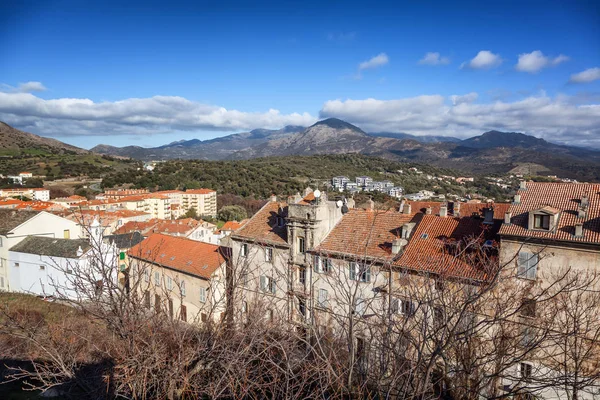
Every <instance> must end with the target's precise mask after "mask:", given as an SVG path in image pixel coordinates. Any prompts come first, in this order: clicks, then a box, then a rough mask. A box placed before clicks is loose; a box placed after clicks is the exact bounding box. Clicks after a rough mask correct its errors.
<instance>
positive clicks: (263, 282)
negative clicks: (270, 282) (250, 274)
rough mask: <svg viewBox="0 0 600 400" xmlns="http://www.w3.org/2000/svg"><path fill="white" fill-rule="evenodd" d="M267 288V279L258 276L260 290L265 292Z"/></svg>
mask: <svg viewBox="0 0 600 400" xmlns="http://www.w3.org/2000/svg"><path fill="white" fill-rule="evenodd" d="M266 287H267V278H266V277H265V276H264V275H261V276H260V290H262V291H265V290H266Z"/></svg>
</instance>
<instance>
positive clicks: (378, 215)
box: [315, 209, 418, 258]
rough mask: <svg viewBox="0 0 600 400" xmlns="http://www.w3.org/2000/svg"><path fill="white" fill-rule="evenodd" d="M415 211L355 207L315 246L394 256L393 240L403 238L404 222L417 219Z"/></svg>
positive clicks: (321, 249)
mask: <svg viewBox="0 0 600 400" xmlns="http://www.w3.org/2000/svg"><path fill="white" fill-rule="evenodd" d="M416 219H418V217H416V215H415V214H402V213H400V212H398V211H393V210H389V211H377V210H363V209H352V210H350V211H349V212H348V213H347V214H345V215H344V216H343V217H342V219H341V220H340V221H339V222H338V223H337V225H336V226H335V227H334V228H333V229H332V230H331V232H330V233H329V234H328V235H327V237H326V238H325V240H323V241H322V242H321V244H320V245H319V246H318V247H317V248H316V249H315V251H317V252H323V253H344V254H351V255H354V256H359V257H372V258H388V257H391V248H392V241H393V240H394V239H396V238H399V237H400V234H401V230H402V225H404V224H406V223H409V222H415V221H416Z"/></svg>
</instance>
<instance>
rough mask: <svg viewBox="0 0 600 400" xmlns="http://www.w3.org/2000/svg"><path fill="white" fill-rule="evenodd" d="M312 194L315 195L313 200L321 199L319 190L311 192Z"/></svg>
mask: <svg viewBox="0 0 600 400" xmlns="http://www.w3.org/2000/svg"><path fill="white" fill-rule="evenodd" d="M313 194H314V195H315V198H317V199H318V198H319V197H321V191H320V190H319V189H317V190H315V191H314V192H313Z"/></svg>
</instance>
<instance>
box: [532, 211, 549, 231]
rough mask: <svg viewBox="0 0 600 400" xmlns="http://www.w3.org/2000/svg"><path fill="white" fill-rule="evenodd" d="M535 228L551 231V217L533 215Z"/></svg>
mask: <svg viewBox="0 0 600 400" xmlns="http://www.w3.org/2000/svg"><path fill="white" fill-rule="evenodd" d="M533 228H534V229H545V230H549V229H550V216H549V215H544V214H534V215H533Z"/></svg>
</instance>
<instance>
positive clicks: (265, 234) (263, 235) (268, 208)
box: [233, 201, 287, 245]
mask: <svg viewBox="0 0 600 400" xmlns="http://www.w3.org/2000/svg"><path fill="white" fill-rule="evenodd" d="M280 208H281V209H282V211H283V214H287V203H284V202H278V201H269V202H268V203H267V204H265V205H264V206H263V207H262V208H261V209H260V210H259V211H258V212H257V213H256V214H254V215H253V216H252V218H250V219H249V220H248V222H246V223H245V224H244V226H242V227H241V228H240V229H238V230H237V231H235V233H233V236H234V237H238V238H241V239H246V240H252V241H258V242H263V241H264V242H266V243H276V244H285V245H287V228H286V227H285V226H283V227H278V226H277V216H278V215H279V209H280ZM281 216H284V217H285V215H281Z"/></svg>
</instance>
